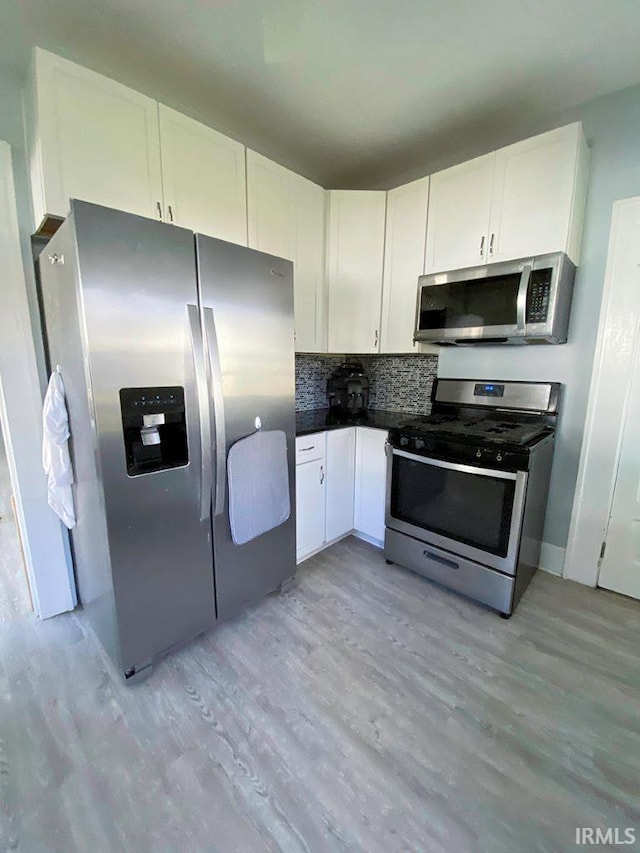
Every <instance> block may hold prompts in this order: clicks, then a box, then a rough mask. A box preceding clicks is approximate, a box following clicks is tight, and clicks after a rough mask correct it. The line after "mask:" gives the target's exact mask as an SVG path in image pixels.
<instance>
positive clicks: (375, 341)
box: [373, 329, 378, 347]
mask: <svg viewBox="0 0 640 853" xmlns="http://www.w3.org/2000/svg"><path fill="white" fill-rule="evenodd" d="M373 345H374V347H377V346H378V330H377V329H376V336H375V339H374V341H373Z"/></svg>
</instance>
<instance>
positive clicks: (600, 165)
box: [438, 86, 640, 571]
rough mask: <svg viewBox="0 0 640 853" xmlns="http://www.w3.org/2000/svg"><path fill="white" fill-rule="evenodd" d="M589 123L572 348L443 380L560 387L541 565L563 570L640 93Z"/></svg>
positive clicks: (632, 163) (461, 368)
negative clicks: (616, 208)
mask: <svg viewBox="0 0 640 853" xmlns="http://www.w3.org/2000/svg"><path fill="white" fill-rule="evenodd" d="M564 119H566V121H572V120H576V119H579V120H581V121H582V122H583V126H584V131H585V135H586V138H587V141H588V142H589V144H590V146H591V174H590V179H589V195H588V198H587V209H586V217H585V230H584V236H583V247H582V258H581V262H580V266H579V269H578V274H577V277H576V286H575V293H574V298H573V306H572V311H571V324H570V330H569V341H568V343H566V344H563V345H561V346H547V347H532V348H528V347H508V348H504V347H502V348H501V347H482V348H481V349H480V348H478V349H471V350H470V349H454V348H448V349H446V350H443V351H442V353H441V355H440V361H439V368H438V374H439V375H440V376H450V377H451V376H457V377H464V376H468V377H471V378H475V377H478V378H484V377H487V378H492V379H532V380H535V379H537V380H553V381H558V382H562V383H563V385H564V386H565V387H564V398H563V400H562V413H561V417H560V426H559V430H558V434H557V442H556V449H555V455H554V465H553V473H552V478H551V488H550V491H549V503H548V509H547V518H546V524H545V533H544V539H545V541H546V543H547V547H546V548H545V549H544V553H543V562H544V563H545V568H549V569H550V570H552V571H558V570H561V569H562V560H563V557H564V549H565V548H566V544H567V537H568V532H569V522H570V518H571V508H572V505H573V495H574V491H575V484H576V478H577V472H578V462H579V458H580V449H581V445H582V436H583V430H584V420H585V414H586V409H587V400H588V394H589V385H590V381H591V370H592V364H593V355H594V351H595V344H596V337H597V329H598V319H599V316H600V304H601V300H602V290H603V283H604V274H605V267H606V260H607V246H608V240H609V228H610V222H611V209H612V205H613V202H614V201H616V200H617V199H620V198H628V197H629V196H633V195H638V194H640V86H634V87H632V88H629V89H625V90H623V91H622V92H618V93H616V94H614V95H609V96H607V97H605V98H599V99H598V100H596V101H592V102H590V103H589V104H586V105H585V106H583V107H582V108H581V109H579V110H577V111H574V112H572V113H571V114H570V115H567V116H565V117H564Z"/></svg>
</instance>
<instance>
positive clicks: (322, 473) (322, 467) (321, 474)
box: [320, 465, 324, 486]
mask: <svg viewBox="0 0 640 853" xmlns="http://www.w3.org/2000/svg"><path fill="white" fill-rule="evenodd" d="M323 483H324V465H321V466H320V485H321V486H322V484H323Z"/></svg>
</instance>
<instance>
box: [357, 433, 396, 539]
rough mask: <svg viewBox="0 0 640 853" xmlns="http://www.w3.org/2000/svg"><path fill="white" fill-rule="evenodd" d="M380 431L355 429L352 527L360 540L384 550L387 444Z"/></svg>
mask: <svg viewBox="0 0 640 853" xmlns="http://www.w3.org/2000/svg"><path fill="white" fill-rule="evenodd" d="M387 437H388V433H387V432H386V431H384V430H381V429H370V428H369V427H356V478H355V494H354V512H353V526H354V528H355V532H356V534H357V535H358V536H360V538H361V539H365V540H366V541H367V542H371V543H372V544H373V545H377V546H378V547H380V548H381V547H382V546H383V544H384V520H385V505H386V491H387V456H386V443H387Z"/></svg>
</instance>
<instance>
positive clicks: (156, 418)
mask: <svg viewBox="0 0 640 853" xmlns="http://www.w3.org/2000/svg"><path fill="white" fill-rule="evenodd" d="M163 423H164V412H158V413H157V414H156V415H143V416H142V426H145V427H156V426H161V425H162V424H163Z"/></svg>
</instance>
